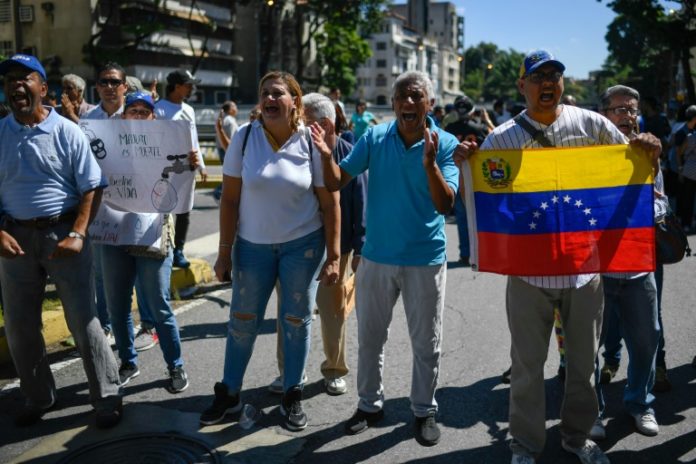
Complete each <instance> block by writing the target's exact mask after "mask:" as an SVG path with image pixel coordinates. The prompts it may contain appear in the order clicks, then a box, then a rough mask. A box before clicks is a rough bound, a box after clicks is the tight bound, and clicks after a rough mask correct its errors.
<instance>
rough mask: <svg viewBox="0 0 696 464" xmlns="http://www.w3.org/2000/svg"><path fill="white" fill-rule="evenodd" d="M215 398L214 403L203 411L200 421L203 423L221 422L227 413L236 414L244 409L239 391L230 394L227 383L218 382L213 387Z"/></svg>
mask: <svg viewBox="0 0 696 464" xmlns="http://www.w3.org/2000/svg"><path fill="white" fill-rule="evenodd" d="M213 390H214V391H215V399H213V404H212V405H211V406H210V407H209V408H208V409H206V410H205V411H203V413H202V414H201V417H200V419H199V422H200V423H201V424H203V425H213V424H217V423H218V422H221V421H222V420H223V419H224V418H225V416H226V415H227V414H234V413H236V412H239V411H241V410H242V402H241V401H239V393H238V394H236V395H230V394H229V393H228V392H227V385H225V384H224V383H222V382H217V383H216V384H215V386H214V387H213Z"/></svg>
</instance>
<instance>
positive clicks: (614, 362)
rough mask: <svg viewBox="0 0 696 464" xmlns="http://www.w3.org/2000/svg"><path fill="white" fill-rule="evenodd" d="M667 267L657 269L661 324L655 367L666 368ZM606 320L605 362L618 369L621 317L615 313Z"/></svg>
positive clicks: (656, 280)
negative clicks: (664, 304)
mask: <svg viewBox="0 0 696 464" xmlns="http://www.w3.org/2000/svg"><path fill="white" fill-rule="evenodd" d="M664 274H665V267H664V265H662V264H658V265H657V268H655V284H656V286H657V319H658V322H659V323H660V342H659V344H658V346H657V358H656V359H655V366H657V367H665V366H666V364H665V330H664V326H663V325H662V281H663V279H664ZM607 316H608V317H607V318H605V319H604V327H605V330H606V339H605V340H604V353H603V354H602V356H603V357H604V362H605V363H607V364H609V365H611V366H615V367H618V366H619V364H620V363H621V339H622V338H623V335H622V333H621V321H620V320H619V316H618V315H617V314H616V313H615V312H613V313H611V314H609V315H607Z"/></svg>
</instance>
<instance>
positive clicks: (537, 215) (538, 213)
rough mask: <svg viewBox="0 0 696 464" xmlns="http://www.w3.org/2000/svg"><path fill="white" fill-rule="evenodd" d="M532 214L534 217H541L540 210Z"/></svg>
mask: <svg viewBox="0 0 696 464" xmlns="http://www.w3.org/2000/svg"><path fill="white" fill-rule="evenodd" d="M532 216H534V219H539V217H540V216H541V213H540V212H539V211H534V213H533V214H532Z"/></svg>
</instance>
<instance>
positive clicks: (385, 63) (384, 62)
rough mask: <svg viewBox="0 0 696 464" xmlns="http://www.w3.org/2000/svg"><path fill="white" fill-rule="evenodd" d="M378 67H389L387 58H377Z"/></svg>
mask: <svg viewBox="0 0 696 464" xmlns="http://www.w3.org/2000/svg"><path fill="white" fill-rule="evenodd" d="M377 67H378V68H386V67H387V60H377Z"/></svg>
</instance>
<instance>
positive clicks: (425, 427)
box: [414, 413, 440, 446]
mask: <svg viewBox="0 0 696 464" xmlns="http://www.w3.org/2000/svg"><path fill="white" fill-rule="evenodd" d="M414 426H415V429H416V441H417V442H418V443H420V444H421V445H423V446H435V445H437V444H438V443H439V441H440V428H439V427H438V426H437V423H436V422H435V414H434V413H431V414H429V415H427V416H425V417H416V421H415V422H414Z"/></svg>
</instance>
